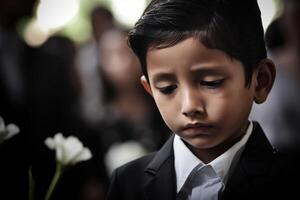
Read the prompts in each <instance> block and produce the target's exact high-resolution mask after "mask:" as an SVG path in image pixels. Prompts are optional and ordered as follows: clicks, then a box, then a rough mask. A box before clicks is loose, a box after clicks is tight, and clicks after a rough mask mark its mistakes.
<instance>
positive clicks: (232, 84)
mask: <svg viewBox="0 0 300 200" xmlns="http://www.w3.org/2000/svg"><path fill="white" fill-rule="evenodd" d="M147 70H148V76H149V82H150V85H149V84H148V82H147V81H146V79H145V77H142V79H141V80H142V84H143V85H144V87H145V88H146V90H147V91H148V92H149V93H150V94H151V95H152V96H153V98H154V100H155V102H156V104H157V107H158V109H159V111H160V113H161V115H162V117H163V119H164V121H165V122H166V124H167V125H168V126H169V128H170V129H171V130H172V131H173V132H174V133H176V134H177V135H179V136H180V137H181V138H182V139H183V140H184V141H185V142H186V143H187V144H188V146H189V147H190V148H192V149H194V150H195V151H197V150H200V151H201V150H210V149H220V150H221V149H224V148H227V147H229V146H231V145H232V144H233V143H234V142H235V141H236V140H237V138H239V137H240V136H241V135H242V134H243V133H244V132H245V129H246V127H247V124H248V115H249V112H250V110H251V106H252V103H253V100H254V95H255V86H256V80H255V79H254V78H253V77H252V78H253V80H252V82H251V85H250V87H249V88H248V87H246V86H245V75H244V69H243V66H242V63H241V62H239V61H238V60H235V59H232V58H229V57H228V56H227V55H226V54H225V53H223V52H222V51H220V50H216V49H208V48H206V47H205V46H204V45H203V44H202V43H201V42H199V41H198V40H197V39H195V38H188V39H186V40H184V41H182V42H180V43H178V44H176V45H175V46H172V47H168V48H163V49H150V50H149V51H148V54H147ZM254 74H255V72H254ZM253 76H255V75H253ZM221 151H222V150H221Z"/></svg>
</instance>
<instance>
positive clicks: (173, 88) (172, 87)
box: [158, 85, 177, 95]
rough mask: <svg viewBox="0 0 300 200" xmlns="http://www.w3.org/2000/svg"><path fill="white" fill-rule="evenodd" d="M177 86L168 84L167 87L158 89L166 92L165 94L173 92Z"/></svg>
mask: <svg viewBox="0 0 300 200" xmlns="http://www.w3.org/2000/svg"><path fill="white" fill-rule="evenodd" d="M176 88H177V86H176V85H170V86H167V87H162V88H158V90H159V91H160V92H161V93H163V94H165V95H169V94H171V93H172V92H173V91H174V90H175V89H176Z"/></svg>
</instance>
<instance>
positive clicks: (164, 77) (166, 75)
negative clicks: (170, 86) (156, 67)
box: [152, 73, 175, 84]
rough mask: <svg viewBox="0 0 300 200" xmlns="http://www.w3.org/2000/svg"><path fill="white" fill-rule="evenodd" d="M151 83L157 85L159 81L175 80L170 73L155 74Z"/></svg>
mask: <svg viewBox="0 0 300 200" xmlns="http://www.w3.org/2000/svg"><path fill="white" fill-rule="evenodd" d="M152 80H153V83H154V84H155V83H157V82H159V81H162V80H163V81H174V80H175V77H174V75H173V74H171V73H157V74H154V75H153V78H152Z"/></svg>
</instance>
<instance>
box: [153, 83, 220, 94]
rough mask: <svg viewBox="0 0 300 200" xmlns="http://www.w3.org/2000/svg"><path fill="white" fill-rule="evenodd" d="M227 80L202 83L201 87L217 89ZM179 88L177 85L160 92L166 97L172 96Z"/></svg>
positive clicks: (164, 88)
mask: <svg viewBox="0 0 300 200" xmlns="http://www.w3.org/2000/svg"><path fill="white" fill-rule="evenodd" d="M224 80H225V79H220V80H215V81H200V85H201V86H204V87H207V88H208V89H216V88H218V87H220V86H222V84H223V82H224ZM176 88H177V86H176V85H170V86H166V87H162V88H158V90H159V91H160V92H161V93H162V94H165V95H170V94H172V92H173V91H174V90H175V89H176Z"/></svg>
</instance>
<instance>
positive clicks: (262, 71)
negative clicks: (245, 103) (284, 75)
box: [254, 58, 276, 104]
mask: <svg viewBox="0 0 300 200" xmlns="http://www.w3.org/2000/svg"><path fill="white" fill-rule="evenodd" d="M254 74H255V77H254V78H255V80H254V81H255V82H256V86H255V95H254V101H255V102H256V103H258V104H260V103H263V102H264V101H265V100H266V99H267V97H268V94H269V92H270V91H271V89H272V86H273V83H274V80H275V76H276V69H275V65H274V63H273V62H272V61H271V60H270V59H267V58H266V59H263V60H262V61H260V62H259V64H258V66H257V67H256V68H255V73H254Z"/></svg>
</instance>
